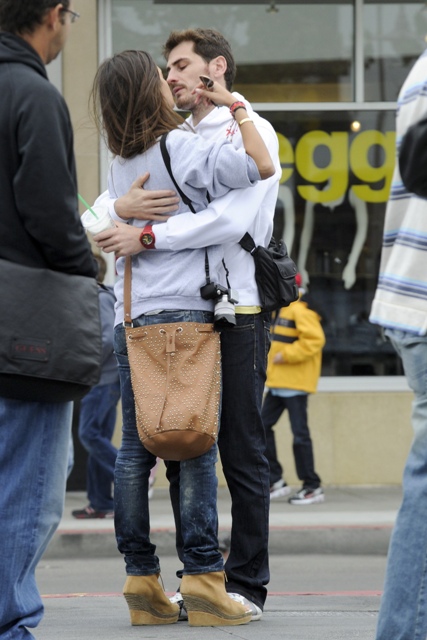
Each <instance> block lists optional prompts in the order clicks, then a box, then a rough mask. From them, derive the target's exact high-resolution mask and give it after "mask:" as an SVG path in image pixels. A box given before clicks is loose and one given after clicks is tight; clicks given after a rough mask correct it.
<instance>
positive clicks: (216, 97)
mask: <svg viewBox="0 0 427 640" xmlns="http://www.w3.org/2000/svg"><path fill="white" fill-rule="evenodd" d="M193 93H196V94H197V95H199V96H200V101H201V100H204V101H205V102H206V103H207V104H214V105H218V106H224V107H231V105H232V104H233V103H234V102H236V96H233V94H232V93H230V91H228V89H226V88H225V87H223V86H222V85H221V84H219V82H214V83H213V85H212V88H211V89H206V87H205V85H204V84H203V82H202V81H200V85H198V86H197V87H196V88H195V89H194V91H193Z"/></svg>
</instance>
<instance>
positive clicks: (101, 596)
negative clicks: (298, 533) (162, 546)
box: [35, 554, 385, 640]
mask: <svg viewBox="0 0 427 640" xmlns="http://www.w3.org/2000/svg"><path fill="white" fill-rule="evenodd" d="M177 568H178V565H177V561H176V559H175V558H174V557H171V556H165V557H163V558H162V577H163V581H164V585H165V590H166V591H167V592H168V593H169V594H172V593H173V591H174V589H175V588H176V587H177V585H178V582H177V580H176V578H175V570H176V569H177ZM384 569H385V557H384V556H372V555H369V556H356V555H350V556H342V555H337V554H335V555H329V556H326V555H314V554H310V555H301V554H297V555H274V556H272V559H271V573H272V575H271V582H270V585H269V596H268V599H267V603H266V607H265V611H264V616H263V618H262V620H261V621H259V622H253V623H250V624H249V625H245V626H239V627H218V628H210V627H209V628H203V629H201V628H196V627H189V626H188V624H187V623H186V622H179V623H177V624H176V625H168V626H158V627H155V626H153V627H131V626H130V623H129V618H128V612H127V606H126V603H125V600H124V598H123V597H122V595H121V589H122V586H123V583H124V580H125V574H124V566H123V561H122V559H121V557H119V556H118V555H117V556H116V557H114V558H94V559H84V560H76V559H64V558H58V559H56V560H55V559H51V560H43V561H42V562H41V563H40V565H39V568H38V571H37V579H38V584H39V588H40V591H41V593H42V595H43V602H44V605H45V610H46V611H45V617H44V620H43V622H42V624H41V625H40V626H39V628H38V629H37V631H36V632H35V637H36V639H37V640H59V638H60V639H61V640H77V639H83V640H86V639H87V640H119V639H120V640H121V639H122V638H123V639H124V640H126V639H128V638H129V639H130V638H144V639H145V638H147V639H154V638H155V639H159V640H163V639H170V640H177V639H181V640H186V639H187V638H189V639H190V640H192V639H193V638H194V639H196V638H197V639H199V638H201V639H203V640H221V639H224V640H225V639H226V638H227V639H239V640H264V639H265V640H279V639H280V640H354V639H356V638H357V639H359V640H373V637H374V630H375V625H376V620H377V612H378V607H379V601H380V593H381V590H382V583H383V577H384Z"/></svg>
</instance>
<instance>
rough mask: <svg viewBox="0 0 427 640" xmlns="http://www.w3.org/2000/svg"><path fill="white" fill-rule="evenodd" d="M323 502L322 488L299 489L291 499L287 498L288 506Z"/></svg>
mask: <svg viewBox="0 0 427 640" xmlns="http://www.w3.org/2000/svg"><path fill="white" fill-rule="evenodd" d="M324 501H325V494H324V493H323V489H322V487H318V488H317V489H301V490H300V491H298V492H297V493H296V494H295V495H294V496H292V498H289V500H288V502H289V504H316V503H318V502H324Z"/></svg>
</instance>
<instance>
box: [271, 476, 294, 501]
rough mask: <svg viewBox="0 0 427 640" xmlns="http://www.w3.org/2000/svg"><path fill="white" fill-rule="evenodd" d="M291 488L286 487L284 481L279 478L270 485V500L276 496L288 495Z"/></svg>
mask: <svg viewBox="0 0 427 640" xmlns="http://www.w3.org/2000/svg"><path fill="white" fill-rule="evenodd" d="M291 491H292V489H291V488H290V487H288V485H287V484H286V482H285V481H284V480H282V478H280V480H278V481H277V482H275V483H274V484H272V485H271V487H270V500H275V499H276V498H282V497H283V496H288V495H289V494H290V493H291Z"/></svg>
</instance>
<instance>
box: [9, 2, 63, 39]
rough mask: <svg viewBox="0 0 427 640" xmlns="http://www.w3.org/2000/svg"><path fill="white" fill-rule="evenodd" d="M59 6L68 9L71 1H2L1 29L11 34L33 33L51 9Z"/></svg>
mask: <svg viewBox="0 0 427 640" xmlns="http://www.w3.org/2000/svg"><path fill="white" fill-rule="evenodd" d="M58 4H60V5H62V7H63V8H64V9H68V7H69V5H70V0H61V2H55V0H0V29H1V30H2V31H8V32H9V33H17V34H19V33H32V32H33V31H34V30H35V29H36V28H37V27H38V26H39V25H41V24H42V23H43V18H44V16H45V15H46V13H47V12H48V11H49V9H53V7H56V6H57V5H58Z"/></svg>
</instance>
